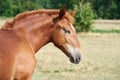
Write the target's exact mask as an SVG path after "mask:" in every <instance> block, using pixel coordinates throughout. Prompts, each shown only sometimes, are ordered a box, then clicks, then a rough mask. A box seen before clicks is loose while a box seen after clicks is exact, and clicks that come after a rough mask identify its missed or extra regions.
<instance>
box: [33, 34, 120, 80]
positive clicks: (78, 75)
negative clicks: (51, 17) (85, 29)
mask: <svg viewBox="0 0 120 80" xmlns="http://www.w3.org/2000/svg"><path fill="white" fill-rule="evenodd" d="M78 38H79V40H80V43H81V48H82V50H83V54H82V55H83V59H82V62H81V63H80V64H78V65H75V64H72V63H70V62H69V59H68V58H67V57H66V56H65V55H64V53H62V52H61V51H60V50H58V49H57V48H56V47H54V45H53V44H48V45H46V46H45V47H43V48H42V49H41V50H40V51H39V52H38V53H37V54H36V58H37V67H36V70H35V72H34V74H33V80H120V34H98V33H97V34H95V33H94V34H92V33H90V34H81V33H79V34H78Z"/></svg>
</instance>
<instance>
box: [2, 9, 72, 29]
mask: <svg viewBox="0 0 120 80" xmlns="http://www.w3.org/2000/svg"><path fill="white" fill-rule="evenodd" d="M42 15H59V10H55V9H50V10H46V9H39V10H32V11H26V12H23V13H20V14H18V15H17V16H15V18H14V19H13V20H12V21H6V23H5V24H4V25H3V26H2V28H10V27H12V26H13V25H14V24H15V23H16V22H18V21H20V20H22V19H30V18H32V17H37V16H42ZM65 18H66V19H68V20H69V21H70V22H71V23H73V22H74V18H73V16H71V15H70V14H69V13H68V12H66V14H65Z"/></svg>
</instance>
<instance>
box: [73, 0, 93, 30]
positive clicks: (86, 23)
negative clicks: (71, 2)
mask: <svg viewBox="0 0 120 80" xmlns="http://www.w3.org/2000/svg"><path fill="white" fill-rule="evenodd" d="M75 18H76V23H75V25H76V29H77V31H78V32H88V31H90V30H91V29H92V26H91V25H92V23H93V21H92V20H93V11H92V8H91V4H90V3H89V2H87V3H85V4H83V3H82V2H79V3H78V5H77V13H76V16H75Z"/></svg>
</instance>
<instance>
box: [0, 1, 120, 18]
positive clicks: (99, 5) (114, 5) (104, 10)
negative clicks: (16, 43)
mask: <svg viewBox="0 0 120 80" xmlns="http://www.w3.org/2000/svg"><path fill="white" fill-rule="evenodd" d="M80 1H81V0H1V1H0V15H1V16H15V15H16V14H18V13H20V12H23V11H27V10H33V9H40V8H45V9H51V8H53V9H59V8H61V6H63V5H66V7H67V8H68V10H73V9H74V8H75V7H76V6H78V2H80ZM86 2H90V3H91V6H92V10H93V13H94V18H95V19H98V18H101V19H120V0H83V3H86Z"/></svg>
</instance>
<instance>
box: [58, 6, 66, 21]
mask: <svg viewBox="0 0 120 80" xmlns="http://www.w3.org/2000/svg"><path fill="white" fill-rule="evenodd" d="M65 13H66V7H65V6H63V7H62V8H61V9H60V12H59V18H60V19H62V18H63V17H64V15H65Z"/></svg>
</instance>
